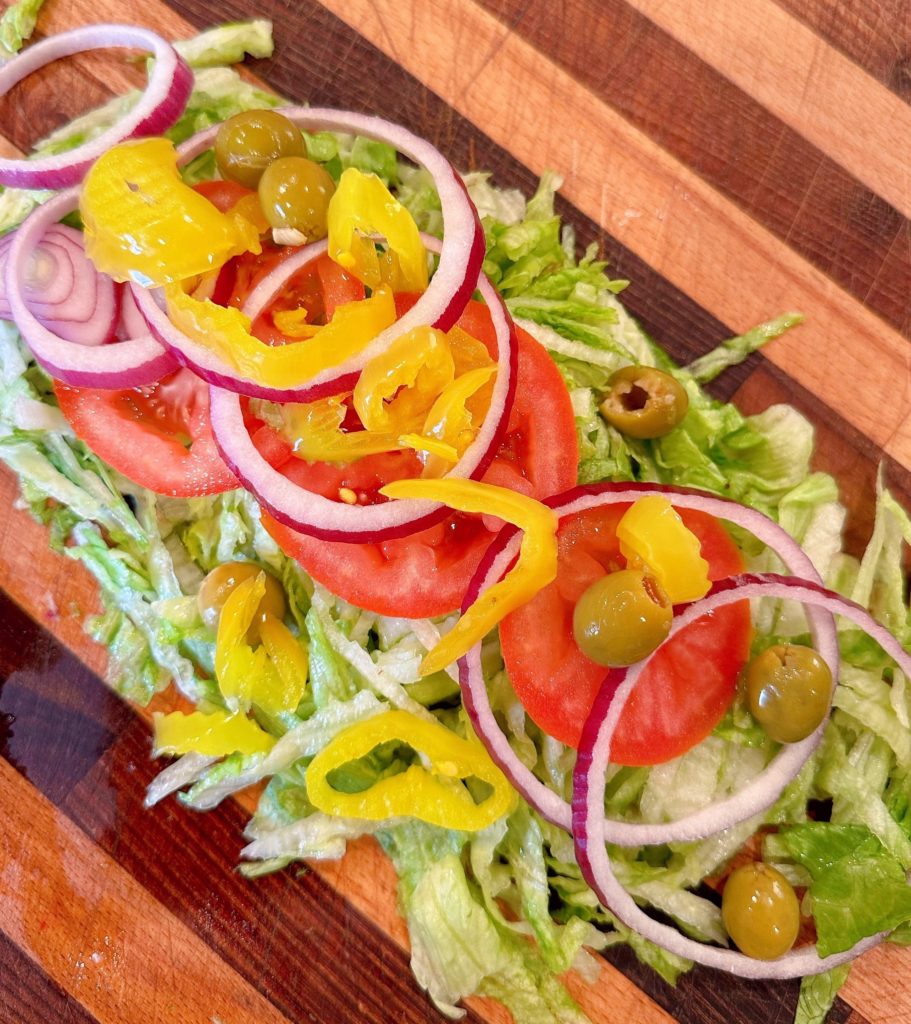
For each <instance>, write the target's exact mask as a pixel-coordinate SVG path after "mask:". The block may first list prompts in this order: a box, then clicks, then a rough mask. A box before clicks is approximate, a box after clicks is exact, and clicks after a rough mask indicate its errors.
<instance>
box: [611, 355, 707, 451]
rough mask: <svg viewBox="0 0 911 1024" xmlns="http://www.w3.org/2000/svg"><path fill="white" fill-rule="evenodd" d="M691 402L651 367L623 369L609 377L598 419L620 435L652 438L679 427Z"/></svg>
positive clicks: (667, 377) (680, 388)
mask: <svg viewBox="0 0 911 1024" xmlns="http://www.w3.org/2000/svg"><path fill="white" fill-rule="evenodd" d="M689 405H690V400H689V398H687V394H686V389H685V388H684V387H683V385H682V384H681V383H680V382H679V381H677V380H675V379H674V378H673V377H672V376H671V375H670V374H669V373H665V372H664V371H663V370H656V369H655V368H654V367H653V366H624V367H622V369H619V370H617V371H615V372H614V373H612V374H611V376H610V378H609V380H608V382H607V391H606V392H605V394H604V397H603V399H602V401H601V405H600V409H601V415H602V416H603V417H604V419H605V420H607V422H608V423H609V424H610V425H611V426H612V427H616V429H617V430H619V431H620V433H621V434H626V435H627V436H628V437H638V438H652V437H663V436H664V435H665V434H669V433H670V432H671V431H672V430H673V429H674V427H676V426H679V424H680V423H681V422H682V420H683V417H684V416H686V411H687V409H688V408H689Z"/></svg>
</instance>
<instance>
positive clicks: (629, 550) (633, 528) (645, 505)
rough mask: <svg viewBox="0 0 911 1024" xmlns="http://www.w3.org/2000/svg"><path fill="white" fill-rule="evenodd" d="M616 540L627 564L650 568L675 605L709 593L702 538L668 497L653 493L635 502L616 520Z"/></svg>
mask: <svg viewBox="0 0 911 1024" xmlns="http://www.w3.org/2000/svg"><path fill="white" fill-rule="evenodd" d="M617 539H618V540H619V541H620V551H621V552H622V553H623V557H624V558H625V559H626V561H627V563H628V564H629V565H630V566H632V567H642V566H645V567H647V568H649V569H650V570H651V571H652V572H653V573H654V575H655V578H656V579H657V580H658V582H659V583H660V584H661V588H662V589H663V590H664V592H665V593H666V594H667V596H668V598H670V601H671V603H672V604H682V603H683V602H684V601H696V600H698V599H699V598H700V597H704V596H705V595H706V594H707V593H708V589H709V587H710V586H711V583H710V582H709V576H708V570H709V563H708V562H707V561H706V560H705V559H704V558H703V557H702V554H701V551H702V548H701V545H700V543H699V538H698V537H697V536H696V535H695V534H694V533H693V532H692V531H691V530H688V529H687V527H686V526H685V525H684V522H683V520H682V519H681V518H680V516H679V514H678V513H677V510H676V509H675V508H674V506H673V505H672V504H671V503H670V502H669V501H668V500H667V498H663V497H662V496H661V495H660V494H650V495H648V496H647V497H645V498H640V499H639V500H638V501H635V502H633V504H632V505H630V507H629V508H628V509H627V510H626V512H625V513H624V514H623V517H622V518H621V519H620V522H619V523H617Z"/></svg>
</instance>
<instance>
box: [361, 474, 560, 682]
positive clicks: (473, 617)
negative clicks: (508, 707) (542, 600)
mask: <svg viewBox="0 0 911 1024" xmlns="http://www.w3.org/2000/svg"><path fill="white" fill-rule="evenodd" d="M380 494H383V495H385V496H386V497H387V498H418V499H424V500H426V501H441V502H443V504H445V505H448V506H449V507H450V508H454V509H457V510H458V511H459V512H474V513H477V514H478V515H484V514H488V515H492V516H498V517H499V518H500V519H504V520H506V522H508V523H513V524H514V525H515V526H518V527H519V528H520V529H521V530H523V531H524V535H523V537H522V543H521V545H520V547H519V559H518V561H517V562H516V564H515V565H514V566H513V567H512V569H510V570H509V572H508V573H507V574H506V576H504V577H503V579H502V580H500V581H499V583H495V584H494V585H493V586H492V587H490V588H489V589H488V590H486V591H485V592H484V593H483V594H482V595H481V596H480V597H479V598H478V600H477V601H475V603H474V604H473V605H472V606H471V608H469V609H468V611H467V612H466V613H465V614H464V615H463V616H462V617H461V618H460V619H459V621H458V622H457V623H456V625H455V627H454V628H453V629H452V630H450V632H449V633H447V634H446V636H444V637H443V638H442V640H440V642H439V643H438V644H437V645H436V647H434V648H433V650H432V651H429V652H428V653H427V655H426V657H425V658H424V660H423V661H422V662H421V674H422V675H424V676H429V675H432V674H433V673H434V672H439V671H440V670H441V669H444V668H446V666H447V665H450V664H451V663H452V662H454V661H457V660H458V659H459V658H461V656H462V655H463V654H465V653H467V652H468V651H469V650H471V648H472V647H473V646H474V645H475V644H476V643H478V642H479V641H480V640H483V639H484V637H485V636H486V635H487V633H489V632H490V630H492V629H493V627H494V626H495V625H496V624H497V623H498V622H500V620H501V619H503V618H505V617H506V616H507V615H508V614H509V613H510V612H511V611H514V610H515V609H516V608H519V607H520V606H521V605H523V604H525V603H526V602H527V601H530V600H531V598H532V597H534V595H535V594H537V592H538V591H539V590H541V589H543V588H544V587H546V586H547V584H548V583H551V582H552V581H553V580H554V579H555V578H556V575H557V537H556V533H557V516H556V514H555V513H554V512H553V510H552V509H549V508H548V507H547V506H546V505H542V504H541V502H540V501H535V500H534V498H528V497H526V496H525V495H524V494H517V493H516V492H515V491H511V490H509V488H507V487H495V486H494V485H493V484H484V483H478V482H477V481H475V480H396V481H394V482H393V483H391V484H387V485H386V486H385V487H383V488H382V489H381V491H380Z"/></svg>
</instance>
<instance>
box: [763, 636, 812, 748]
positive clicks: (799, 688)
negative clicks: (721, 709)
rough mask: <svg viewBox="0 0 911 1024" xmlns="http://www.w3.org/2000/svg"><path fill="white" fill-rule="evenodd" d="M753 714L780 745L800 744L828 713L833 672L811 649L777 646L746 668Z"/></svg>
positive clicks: (794, 645) (785, 645) (797, 645)
mask: <svg viewBox="0 0 911 1024" xmlns="http://www.w3.org/2000/svg"><path fill="white" fill-rule="evenodd" d="M745 678H746V688H747V699H748V701H749V704H750V711H751V712H752V714H753V717H754V718H755V719H756V721H757V722H759V724H760V725H761V726H762V727H763V729H765V731H766V732H767V733H768V735H769V736H771V737H772V739H773V740H775V741H776V742H778V743H797V742H798V741H799V740H803V739H806V738H807V736H809V735H810V733H811V732H814V731H815V729H816V728H817V727H818V726H819V724H820V723H821V722H822V721H823V719H824V718H825V717H826V715H827V714H828V712H829V702H830V700H831V698H832V673H831V671H830V670H829V666H828V665H827V664H826V663H825V662H824V661H823V659H822V658H820V656H819V655H818V654H817V653H816V651H814V650H813V649H812V648H811V647H803V646H801V645H800V644H776V645H775V646H774V647H769V648H768V649H767V650H765V651H763V652H762V654H758V655H757V656H756V657H755V658H753V660H752V661H751V662H750V663H749V665H747V667H746V672H745Z"/></svg>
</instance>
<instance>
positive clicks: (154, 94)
mask: <svg viewBox="0 0 911 1024" xmlns="http://www.w3.org/2000/svg"><path fill="white" fill-rule="evenodd" d="M109 46H129V47H135V48H136V49H139V50H146V51H148V52H150V53H151V54H152V55H153V57H154V58H155V63H154V66H153V68H152V71H151V72H150V74H149V81H148V84H147V85H146V88H145V91H144V92H143V94H142V96H141V97H140V98H139V101H138V103H137V104H136V105H135V106H134V107H133V109H132V110H130V111H129V112H128V113H127V114H125V115H124V116H123V117H122V118H121V119H120V120H119V121H118V122H117V123H116V124H114V125H112V126H111V127H110V128H108V130H107V131H105V132H103V133H102V134H101V135H99V136H98V137H97V138H95V139H91V140H90V141H88V142H84V143H83V144H82V145H80V146H77V147H76V148H75V149H71V150H68V151H67V152H66V153H58V154H56V155H54V156H43V157H38V158H36V159H34V160H10V159H0V184H2V185H11V186H14V187H16V188H52V189H60V188H67V187H68V186H70V185H75V184H76V183H77V182H78V181H81V180H82V177H83V175H84V174H85V172H86V171H87V170H88V169H89V166H90V165H91V164H92V162H93V161H94V160H96V159H97V158H98V157H99V156H101V154H102V153H104V152H105V151H106V150H108V149H110V147H111V146H113V145H115V144H116V143H118V142H123V140H124V139H130V138H133V137H135V136H138V135H158V134H160V133H161V132H163V131H165V130H166V129H167V128H170V127H171V125H172V124H174V122H175V121H176V120H177V119H178V118H179V117H180V115H181V114H182V113H183V111H184V108H185V107H186V105H187V100H188V99H189V98H190V93H191V92H192V90H193V72H192V71H191V70H190V68H189V65H188V64H187V62H186V61H185V60H184V59H183V57H181V56H180V55H179V54H178V53H177V51H176V50H175V49H174V47H173V46H171V44H170V43H169V42H167V41H166V40H164V39H162V37H161V36H159V35H157V34H156V33H155V32H151V31H149V30H148V29H144V28H139V27H138V26H134V25H89V26H87V27H85V28H77V29H73V31H71V32H61V33H60V34H59V35H55V36H50V37H49V38H48V39H43V40H42V41H41V42H40V43H35V45H34V46H30V47H29V48H28V49H27V50H25V51H24V52H23V53H21V54H19V56H17V57H15V58H14V59H13V60H11V61H9V62H8V63H6V64H4V66H3V67H2V68H0V96H3V95H5V94H6V93H8V92H9V91H10V89H12V87H13V86H14V85H16V84H17V83H18V82H21V81H22V79H23V78H26V77H27V76H28V75H30V74H31V73H32V72H33V71H37V70H38V69H39V68H42V67H44V65H45V64H50V63H51V62H52V61H55V60H59V59H60V58H61V57H69V56H71V55H72V54H74V53H84V52H85V51H86V50H97V49H102V48H107V47H109Z"/></svg>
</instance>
